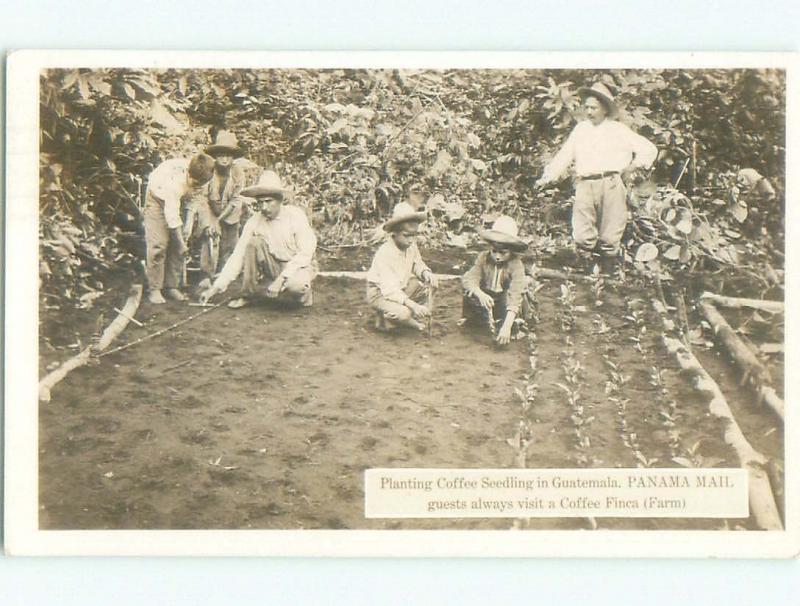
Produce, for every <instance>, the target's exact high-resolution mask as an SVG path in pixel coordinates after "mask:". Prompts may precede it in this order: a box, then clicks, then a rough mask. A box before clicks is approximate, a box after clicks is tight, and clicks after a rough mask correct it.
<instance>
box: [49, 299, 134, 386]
mask: <svg viewBox="0 0 800 606" xmlns="http://www.w3.org/2000/svg"><path fill="white" fill-rule="evenodd" d="M142 290H143V287H142V285H141V284H134V285H133V286H132V287H131V289H130V293H129V294H128V300H127V301H125V305H124V306H123V308H122V311H121V312H120V313H119V315H118V316H117V317H116V318H114V321H113V322H111V324H109V325H108V328H106V329H105V331H104V332H103V334H102V336H101V337H100V340H99V341H98V342H97V343H96V344H94V345H90V346H89V347H87V348H85V349H84V350H83V351H81V352H80V353H79V354H78V355H76V356H74V357H73V358H71V359H69V360H67V361H66V362H65V363H64V364H62V365H61V366H59V367H58V368H57V369H56V370H54V371H53V372H51V373H50V374H48V375H47V376H46V377H45V378H44V379H42V380H41V381H39V400H41V401H42V402H49V401H50V392H51V390H52V389H53V387H55V385H56V384H57V383H58V382H59V381H61V380H62V379H63V378H64V377H66V376H67V375H68V374H69V373H70V372H71V371H72V370H74V369H76V368H79V367H81V366H85V365H86V364H87V363H88V362H89V360H90V359H91V358H92V356H93V355H95V354H97V353H98V352H101V351H103V350H104V349H105V348H106V347H108V346H109V345H111V342H112V341H113V340H114V339H115V338H117V336H118V335H119V334H120V333H121V332H122V331H123V330H125V327H126V326H127V325H128V322H129V320H130V319H132V318H133V316H134V314H136V310H137V309H139V303H140V301H141V300H142Z"/></svg>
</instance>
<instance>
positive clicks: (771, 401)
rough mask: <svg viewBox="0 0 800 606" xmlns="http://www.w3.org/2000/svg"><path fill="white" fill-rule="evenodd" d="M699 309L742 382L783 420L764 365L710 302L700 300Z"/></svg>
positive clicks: (782, 408) (781, 402)
mask: <svg viewBox="0 0 800 606" xmlns="http://www.w3.org/2000/svg"><path fill="white" fill-rule="evenodd" d="M700 311H701V312H702V313H703V316H705V319H706V320H708V323H709V324H711V328H712V329H713V330H714V334H715V335H716V336H717V338H718V339H719V340H720V341H721V342H722V344H723V345H724V346H725V349H727V350H728V353H729V354H730V355H731V357H732V358H733V361H734V362H736V365H737V366H738V367H739V368H740V369H741V371H742V372H743V373H744V375H743V378H742V382H747V381H749V382H750V383H751V384H752V385H753V387H754V388H755V390H756V391H757V392H758V395H759V398H760V399H761V401H763V402H764V403H765V404H766V405H767V406H768V407H769V408H770V410H772V411H773V412H774V413H775V414H776V415H777V416H778V417H780V419H781V421H782V420H783V410H784V405H783V400H781V399H780V398H779V397H778V394H777V393H775V390H774V389H772V387H770V385H769V384H770V383H771V382H772V381H771V377H770V375H769V371H768V370H767V369H766V367H765V366H764V365H763V364H762V363H761V362H760V361H759V360H758V358H756V356H755V355H754V354H753V352H752V351H750V349H749V348H748V347H747V346H746V345H745V344H744V343H743V342H742V340H741V339H740V338H739V336H738V335H737V334H736V331H734V330H733V328H731V326H730V324H728V322H727V321H726V320H725V318H724V317H723V316H722V314H721V313H719V311H717V308H716V307H714V306H713V305H712V304H711V303H708V302H705V301H700Z"/></svg>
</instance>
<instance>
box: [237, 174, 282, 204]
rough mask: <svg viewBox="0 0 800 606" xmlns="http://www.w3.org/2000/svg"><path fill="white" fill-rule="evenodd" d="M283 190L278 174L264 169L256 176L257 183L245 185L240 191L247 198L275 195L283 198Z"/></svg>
mask: <svg viewBox="0 0 800 606" xmlns="http://www.w3.org/2000/svg"><path fill="white" fill-rule="evenodd" d="M285 191H286V190H285V189H284V188H283V184H282V183H281V178H280V177H279V176H278V174H277V173H275V172H273V171H271V170H265V171H264V172H263V173H261V176H260V177H259V178H258V183H256V184H255V185H252V186H250V187H245V188H244V189H243V190H242V192H241V193H242V195H243V196H245V197H247V198H259V197H261V196H275V197H277V198H280V199H281V200H283V195H284V193H285Z"/></svg>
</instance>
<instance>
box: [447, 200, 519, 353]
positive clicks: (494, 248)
mask: <svg viewBox="0 0 800 606" xmlns="http://www.w3.org/2000/svg"><path fill="white" fill-rule="evenodd" d="M481 236H482V237H483V239H484V240H486V241H487V242H489V244H490V245H491V249H490V250H487V251H484V252H482V253H481V254H479V255H478V258H477V259H476V261H475V265H473V266H472V268H471V269H470V270H469V271H468V272H467V273H465V274H464V275H463V276H462V277H461V285H462V286H463V287H464V303H463V316H464V318H465V319H466V320H467V321H468V322H469V321H473V322H474V321H480V320H481V319H483V321H485V320H486V319H487V318H489V319H490V321H491V322H492V325H493V326H494V323H496V322H500V321H502V322H503V323H502V325H501V326H500V330H499V331H497V337H496V341H497V343H498V344H499V345H507V344H508V343H509V342H510V341H511V329H512V327H513V326H514V320H515V319H516V317H517V316H518V315H522V316H524V315H525V311H526V310H525V309H524V308H525V307H527V303H526V300H525V291H526V290H527V287H528V278H527V276H526V275H525V266H524V265H523V263H522V260H521V259H520V258H519V253H521V252H524V251H525V249H526V248H527V247H528V245H527V244H526V243H525V241H524V240H522V239H521V238H519V237H518V236H517V224H516V222H515V221H514V219H512V218H511V217H509V216H506V215H502V216H500V217H498V218H497V220H495V222H494V225H492V229H490V230H488V231H482V232H481Z"/></svg>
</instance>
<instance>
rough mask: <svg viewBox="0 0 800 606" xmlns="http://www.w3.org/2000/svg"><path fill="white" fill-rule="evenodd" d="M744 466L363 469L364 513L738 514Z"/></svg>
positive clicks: (743, 509)
mask: <svg viewBox="0 0 800 606" xmlns="http://www.w3.org/2000/svg"><path fill="white" fill-rule="evenodd" d="M747 481H748V477H747V471H746V470H744V469H716V468H714V469H519V470H509V469H368V470H366V471H365V472H364V500H365V504H364V505H365V507H364V509H365V517H367V518H536V517H541V518H551V517H558V518H565V517H607V518H608V517H619V518H623V517H635V518H746V517H748V515H749V507H748V500H747V494H748V493H747Z"/></svg>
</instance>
